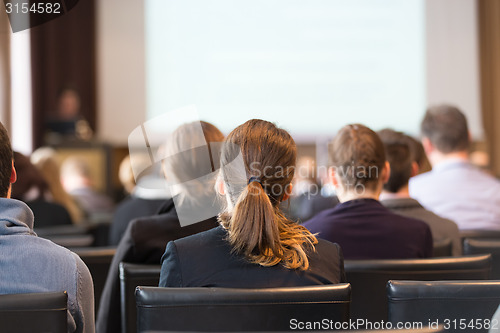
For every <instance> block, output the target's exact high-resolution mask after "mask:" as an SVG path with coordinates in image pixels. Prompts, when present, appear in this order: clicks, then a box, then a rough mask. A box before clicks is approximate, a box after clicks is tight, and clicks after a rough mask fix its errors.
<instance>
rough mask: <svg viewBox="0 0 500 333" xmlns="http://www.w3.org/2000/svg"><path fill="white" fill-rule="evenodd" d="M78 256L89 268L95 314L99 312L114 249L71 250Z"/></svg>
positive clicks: (89, 248)
mask: <svg viewBox="0 0 500 333" xmlns="http://www.w3.org/2000/svg"><path fill="white" fill-rule="evenodd" d="M72 250H73V251H74V252H75V253H76V254H78V255H79V256H80V258H81V259H82V260H83V262H84V263H85V264H86V265H87V267H88V268H89V271H90V274H91V275H92V280H93V281H94V299H95V302H94V304H95V313H98V312H99V300H100V299H101V295H102V291H103V289H104V285H105V284H106V278H107V276H108V271H109V266H110V265H111V261H112V260H113V256H114V255H115V253H116V248H114V247H85V248H74V249H72Z"/></svg>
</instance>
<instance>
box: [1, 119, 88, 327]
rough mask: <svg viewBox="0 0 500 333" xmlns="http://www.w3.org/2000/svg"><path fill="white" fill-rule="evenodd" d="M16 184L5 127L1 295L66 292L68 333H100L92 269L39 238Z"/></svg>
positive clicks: (58, 247)
mask: <svg viewBox="0 0 500 333" xmlns="http://www.w3.org/2000/svg"><path fill="white" fill-rule="evenodd" d="M15 181H16V169H15V168H14V162H13V153H12V148H11V145H10V140H9V137H8V134H7V131H6V130H5V128H4V127H3V125H2V124H0V197H1V198H0V215H1V217H0V238H1V239H2V241H1V242H0V249H1V253H2V255H1V256H0V294H21V293H40V292H50V291H63V290H65V291H66V292H67V293H68V332H90V333H91V332H94V288H93V284H92V277H91V276H90V273H89V270H88V268H87V266H85V264H84V263H83V261H82V260H81V259H80V258H79V257H78V256H77V255H76V254H75V253H73V252H71V251H69V250H67V249H65V248H63V247H61V246H58V245H56V244H54V243H52V242H51V241H49V240H46V239H43V238H39V237H37V236H36V234H35V233H34V232H33V223H34V217H33V213H32V211H31V210H30V209H29V207H28V206H26V204H24V203H23V202H21V201H18V200H14V199H10V197H11V189H12V186H11V184H13V183H14V182H15ZM26 320H30V318H29V317H27V318H26Z"/></svg>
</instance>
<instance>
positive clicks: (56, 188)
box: [30, 147, 83, 224]
mask: <svg viewBox="0 0 500 333" xmlns="http://www.w3.org/2000/svg"><path fill="white" fill-rule="evenodd" d="M30 159H31V163H33V165H34V166H35V167H36V168H37V169H38V170H39V171H40V172H41V173H42V175H43V178H44V179H45V181H46V182H47V184H48V186H49V191H50V193H51V195H52V199H53V200H54V201H55V202H57V203H59V204H61V205H63V206H64V208H66V210H67V211H68V213H69V215H70V216H71V220H72V221H73V223H74V224H79V223H81V222H83V220H82V219H83V212H82V210H81V209H80V207H79V206H78V205H77V203H76V202H75V200H74V199H73V198H72V197H71V196H70V195H69V194H68V192H66V191H65V190H64V188H63V186H62V184H61V178H60V177H61V173H60V166H59V163H58V161H57V152H56V151H55V150H54V149H52V148H48V147H42V148H38V149H37V150H35V151H34V152H33V154H31V157H30Z"/></svg>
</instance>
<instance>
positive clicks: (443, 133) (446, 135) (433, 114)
mask: <svg viewBox="0 0 500 333" xmlns="http://www.w3.org/2000/svg"><path fill="white" fill-rule="evenodd" d="M421 130H422V135H423V136H424V137H427V138H428V139H429V140H430V141H431V143H432V144H433V145H434V146H435V147H436V148H437V150H439V151H440V152H442V153H444V154H448V153H452V152H457V151H464V150H467V149H468V148H469V129H468V127H467V119H466V118H465V116H464V114H463V113H462V112H461V111H460V110H459V109H458V108H456V107H454V106H451V105H446V104H443V105H438V106H433V107H430V108H429V109H428V110H427V112H426V113H425V116H424V119H423V120H422V124H421Z"/></svg>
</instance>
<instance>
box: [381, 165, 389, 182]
mask: <svg viewBox="0 0 500 333" xmlns="http://www.w3.org/2000/svg"><path fill="white" fill-rule="evenodd" d="M390 177H391V165H390V164H389V162H388V161H385V164H384V167H383V169H382V174H381V175H380V178H381V180H382V184H385V183H387V182H388V181H389V178H390Z"/></svg>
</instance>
